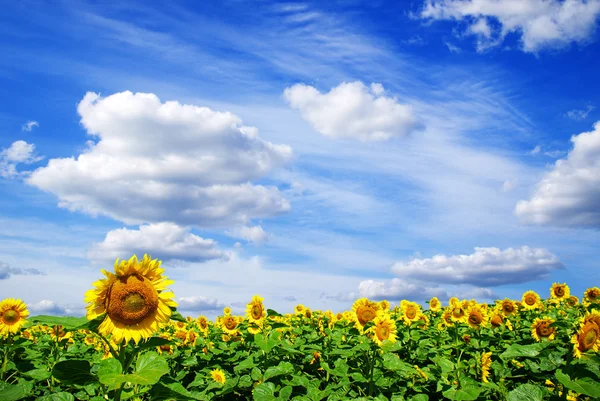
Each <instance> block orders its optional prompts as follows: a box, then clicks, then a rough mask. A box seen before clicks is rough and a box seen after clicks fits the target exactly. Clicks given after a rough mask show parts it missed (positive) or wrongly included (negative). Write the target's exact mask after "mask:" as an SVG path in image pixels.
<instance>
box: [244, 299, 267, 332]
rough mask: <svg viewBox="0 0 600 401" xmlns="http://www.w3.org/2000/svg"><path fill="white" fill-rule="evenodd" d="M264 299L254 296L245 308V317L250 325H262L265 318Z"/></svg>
mask: <svg viewBox="0 0 600 401" xmlns="http://www.w3.org/2000/svg"><path fill="white" fill-rule="evenodd" d="M263 300H264V298H262V297H260V296H258V295H255V296H253V297H252V301H250V303H249V304H248V305H247V306H246V317H247V318H248V320H249V321H250V322H252V323H256V324H259V325H260V324H262V322H263V320H264V319H265V317H266V311H265V306H264V305H263V302H262V301H263Z"/></svg>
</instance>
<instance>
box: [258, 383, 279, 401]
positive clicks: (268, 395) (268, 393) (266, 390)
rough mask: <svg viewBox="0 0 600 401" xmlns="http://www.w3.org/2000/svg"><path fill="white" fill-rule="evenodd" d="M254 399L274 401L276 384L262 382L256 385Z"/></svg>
mask: <svg viewBox="0 0 600 401" xmlns="http://www.w3.org/2000/svg"><path fill="white" fill-rule="evenodd" d="M252 399H253V400H254V401H273V400H276V399H277V398H276V397H275V385H274V384H273V383H270V382H268V383H260V384H259V385H258V386H256V387H254V390H253V391H252Z"/></svg>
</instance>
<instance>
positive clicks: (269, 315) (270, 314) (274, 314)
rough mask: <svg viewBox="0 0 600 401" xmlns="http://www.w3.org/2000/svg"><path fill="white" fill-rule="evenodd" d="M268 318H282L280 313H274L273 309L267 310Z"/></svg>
mask: <svg viewBox="0 0 600 401" xmlns="http://www.w3.org/2000/svg"><path fill="white" fill-rule="evenodd" d="M267 316H268V317H271V316H281V315H280V314H279V313H277V312H276V311H274V310H273V309H267Z"/></svg>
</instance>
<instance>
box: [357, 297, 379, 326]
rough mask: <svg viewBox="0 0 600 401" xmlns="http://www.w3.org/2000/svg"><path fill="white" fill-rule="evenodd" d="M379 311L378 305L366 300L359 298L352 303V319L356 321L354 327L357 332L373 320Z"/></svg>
mask: <svg viewBox="0 0 600 401" xmlns="http://www.w3.org/2000/svg"><path fill="white" fill-rule="evenodd" d="M380 310H381V307H380V305H379V304H378V303H377V302H372V301H369V300H368V299H367V298H360V299H357V300H356V301H354V304H353V305H352V311H353V312H354V319H355V321H356V323H355V327H356V328H357V329H359V330H362V328H363V327H364V326H365V324H367V322H370V321H371V320H373V319H375V316H377V312H379V311H380Z"/></svg>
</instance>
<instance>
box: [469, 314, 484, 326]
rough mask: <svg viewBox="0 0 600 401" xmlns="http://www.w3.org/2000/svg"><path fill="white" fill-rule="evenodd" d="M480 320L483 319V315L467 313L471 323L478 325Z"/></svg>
mask: <svg viewBox="0 0 600 401" xmlns="http://www.w3.org/2000/svg"><path fill="white" fill-rule="evenodd" d="M482 321H483V316H481V315H480V314H479V313H477V312H475V313H471V314H470V315H469V322H471V324H476V325H479V324H481V322H482Z"/></svg>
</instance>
